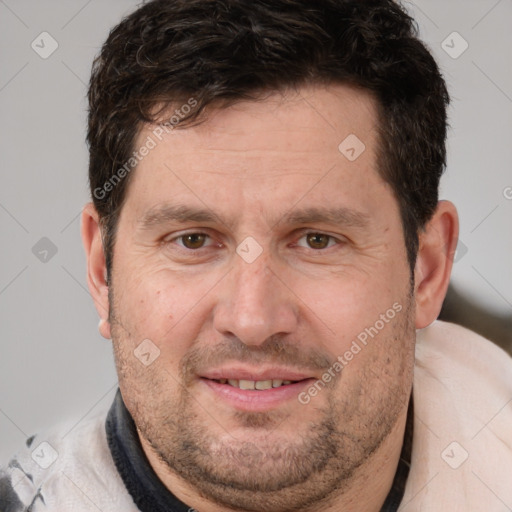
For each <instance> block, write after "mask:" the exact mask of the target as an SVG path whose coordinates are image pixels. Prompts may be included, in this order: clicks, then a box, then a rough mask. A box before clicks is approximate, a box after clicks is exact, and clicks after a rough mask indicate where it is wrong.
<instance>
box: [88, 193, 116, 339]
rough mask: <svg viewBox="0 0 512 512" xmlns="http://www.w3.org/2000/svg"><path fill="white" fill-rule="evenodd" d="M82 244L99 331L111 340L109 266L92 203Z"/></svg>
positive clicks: (89, 206)
mask: <svg viewBox="0 0 512 512" xmlns="http://www.w3.org/2000/svg"><path fill="white" fill-rule="evenodd" d="M82 242H83V244H84V249H85V255H86V257H87V284H88V286H89V291H90V293H91V296H92V298H93V300H94V305H95V306H96V311H98V314H99V315H100V323H99V331H100V334H101V335H102V336H103V337H104V338H107V339H110V338H111V335H110V323H109V321H108V318H109V302H108V285H107V281H106V276H107V266H106V264H105V253H104V251H103V240H102V237H101V228H100V222H99V215H98V212H97V211H96V208H94V205H93V204H92V203H88V204H86V205H85V207H84V209H83V211H82Z"/></svg>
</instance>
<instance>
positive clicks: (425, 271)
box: [414, 201, 459, 329]
mask: <svg viewBox="0 0 512 512" xmlns="http://www.w3.org/2000/svg"><path fill="white" fill-rule="evenodd" d="M458 236H459V218H458V215H457V210H456V208H455V206H454V205H453V203H450V202H449V201H440V202H439V203H438V205H437V209H436V211H435V213H434V215H433V217H432V219H431V220H430V222H428V224H427V225H426V227H425V229H424V230H423V231H421V232H420V233H419V249H418V256H417V258H416V266H415V269H414V278H415V286H414V289H415V295H416V329H422V328H423V327H427V326H428V325H430V324H431V323H432V322H433V321H434V320H436V318H437V317H438V315H439V312H440V311H441V306H442V305H443V300H444V297H445V295H446V291H447V289H448V284H449V283H450V275H451V271H452V265H453V258H454V256H455V251H456V249H457V241H458Z"/></svg>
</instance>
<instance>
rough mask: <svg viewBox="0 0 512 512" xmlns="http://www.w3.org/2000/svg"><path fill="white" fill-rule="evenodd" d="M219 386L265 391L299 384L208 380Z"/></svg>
mask: <svg viewBox="0 0 512 512" xmlns="http://www.w3.org/2000/svg"><path fill="white" fill-rule="evenodd" d="M210 380H213V381H214V382H218V383H219V384H228V385H229V386H232V387H234V388H238V389H244V390H255V391H265V390H266V389H275V388H280V387H281V386H289V385H290V384H295V383H296V382H300V380H283V379H266V380H246V379H210Z"/></svg>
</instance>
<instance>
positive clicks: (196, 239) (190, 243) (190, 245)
mask: <svg viewBox="0 0 512 512" xmlns="http://www.w3.org/2000/svg"><path fill="white" fill-rule="evenodd" d="M207 236H208V235H205V234H204V233H191V234H190V235H183V236H180V239H181V240H182V244H183V246H184V247H186V248H187V249H200V248H201V247H203V245H204V243H205V241H206V238H207Z"/></svg>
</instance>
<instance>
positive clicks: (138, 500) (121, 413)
mask: <svg viewBox="0 0 512 512" xmlns="http://www.w3.org/2000/svg"><path fill="white" fill-rule="evenodd" d="M412 409H413V403H412V396H411V400H410V403H409V410H408V413H407V426H406V430H405V436H404V444H403V447H402V453H401V455H400V462H399V464H398V468H397V471H396V474H395V478H394V481H393V485H392V487H391V490H390V491H389V494H388V496H387V498H386V501H385V502H384V505H383V507H382V509H381V512H395V511H396V510H398V506H399V505H400V502H401V501H402V497H403V495H404V489H405V483H406V481H407V476H408V474H409V465H410V460H411V446H412V425H413V422H412V419H413V411H412ZM106 430H107V440H108V446H109V448H110V452H111V454H112V458H113V459H114V462H115V465H116V467H117V470H118V472H119V474H120V476H121V478H122V479H123V482H124V485H125V486H126V489H127V490H128V492H129V493H130V495H131V496H132V498H133V501H134V502H135V504H136V505H137V507H138V508H139V509H140V510H141V512H191V511H192V510H193V509H191V508H190V507H189V506H188V505H185V503H183V502H182V501H180V500H179V499H178V498H176V496H174V495H173V494H172V493H171V492H170V491H169V490H168V489H167V488H166V487H165V486H164V484H163V483H162V482H161V480H160V479H159V478H158V477H157V475H156V473H155V472H154V470H153V468H152V467H151V465H150V463H149V461H148V459H147V457H146V454H145V453H144V451H143V449H142V446H141V444H140V440H139V437H138V434H137V430H136V427H135V423H134V422H133V419H132V417H131V415H130V413H129V412H128V410H127V409H126V406H125V405H124V402H123V399H122V396H121V393H120V391H119V390H118V392H117V395H116V398H115V400H114V403H113V404H112V407H111V408H110V411H109V413H108V416H107V421H106Z"/></svg>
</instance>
